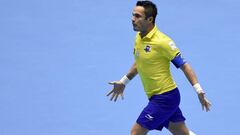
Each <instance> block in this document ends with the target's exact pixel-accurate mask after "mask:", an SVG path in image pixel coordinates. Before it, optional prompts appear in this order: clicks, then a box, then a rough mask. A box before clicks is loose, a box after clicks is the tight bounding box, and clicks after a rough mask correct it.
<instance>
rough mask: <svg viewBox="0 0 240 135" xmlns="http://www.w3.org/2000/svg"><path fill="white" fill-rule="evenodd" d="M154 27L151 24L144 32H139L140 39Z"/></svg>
mask: <svg viewBox="0 0 240 135" xmlns="http://www.w3.org/2000/svg"><path fill="white" fill-rule="evenodd" d="M154 26H155V25H154V24H151V25H150V26H149V27H148V28H147V30H146V31H142V32H140V36H141V38H143V37H145V36H146V35H147V34H148V33H149V32H150V31H151V30H152V29H153V28H154Z"/></svg>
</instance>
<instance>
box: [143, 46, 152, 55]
mask: <svg viewBox="0 0 240 135" xmlns="http://www.w3.org/2000/svg"><path fill="white" fill-rule="evenodd" d="M144 50H145V52H146V53H148V52H151V46H149V45H146V47H145V49H144Z"/></svg>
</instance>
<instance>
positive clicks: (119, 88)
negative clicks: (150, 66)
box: [107, 63, 138, 102]
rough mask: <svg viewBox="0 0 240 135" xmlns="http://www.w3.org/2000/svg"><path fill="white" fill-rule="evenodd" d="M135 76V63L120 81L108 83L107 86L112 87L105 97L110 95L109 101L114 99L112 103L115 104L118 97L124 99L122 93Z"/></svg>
mask: <svg viewBox="0 0 240 135" xmlns="http://www.w3.org/2000/svg"><path fill="white" fill-rule="evenodd" d="M137 74H138V72H137V67H136V63H134V64H133V65H132V67H131V68H130V70H129V71H128V73H127V75H125V76H123V78H122V79H121V80H119V81H112V82H109V84H111V85H113V89H112V90H111V91H110V92H109V93H108V94H107V96H110V95H112V97H111V99H110V100H111V101H112V100H113V99H114V101H115V102H116V101H117V99H118V96H121V97H122V99H123V97H124V96H123V92H124V89H125V86H126V85H127V83H128V82H129V81H130V80H132V79H133V78H134V77H135V76H136V75H137Z"/></svg>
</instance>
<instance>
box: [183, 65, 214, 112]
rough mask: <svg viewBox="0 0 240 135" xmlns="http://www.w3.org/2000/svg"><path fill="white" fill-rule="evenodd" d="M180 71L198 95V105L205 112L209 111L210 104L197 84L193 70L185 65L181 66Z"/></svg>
mask: <svg viewBox="0 0 240 135" xmlns="http://www.w3.org/2000/svg"><path fill="white" fill-rule="evenodd" d="M181 69H182V71H183V72H184V74H185V76H186V77H187V79H188V81H189V82H190V83H191V84H192V86H193V87H194V88H195V89H196V92H197V94H198V98H199V101H200V103H201V104H202V108H203V110H204V108H205V109H206V111H209V110H210V107H211V103H210V102H209V101H208V99H207V98H206V96H205V93H204V91H203V89H202V88H201V86H200V84H199V83H198V80H197V76H196V74H195V73H194V71H193V69H192V68H191V66H190V65H189V64H188V63H185V64H183V65H182V66H181Z"/></svg>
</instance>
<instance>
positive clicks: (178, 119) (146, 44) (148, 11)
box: [107, 1, 211, 135]
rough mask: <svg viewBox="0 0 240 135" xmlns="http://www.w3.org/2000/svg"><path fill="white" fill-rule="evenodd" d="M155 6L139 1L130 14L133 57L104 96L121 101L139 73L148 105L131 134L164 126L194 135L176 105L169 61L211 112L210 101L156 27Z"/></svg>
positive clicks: (175, 134)
mask: <svg viewBox="0 0 240 135" xmlns="http://www.w3.org/2000/svg"><path fill="white" fill-rule="evenodd" d="M156 16H157V7H156V5H155V4H154V3H152V2H151V1H138V2H137V4H136V7H135V8H134V9H133V13H132V24H133V29H134V31H137V35H136V39H135V46H134V58H135V62H134V64H133V66H132V67H131V68H130V70H129V72H128V73H127V74H126V75H125V76H123V78H122V79H121V80H119V81H113V82H110V83H109V84H111V85H113V89H112V90H111V91H110V92H109V93H108V94H107V96H109V95H111V100H114V101H117V99H118V97H119V96H121V97H122V98H123V92H124V89H125V86H126V85H127V83H128V82H129V81H130V80H132V79H133V78H134V77H135V76H136V75H137V74H139V76H140V78H141V80H142V84H143V86H144V90H145V93H146V95H147V97H148V99H149V103H148V105H147V106H146V107H145V108H144V109H143V111H142V112H141V114H140V115H139V117H138V119H137V121H136V123H135V124H134V125H133V127H132V130H131V135H146V134H147V132H148V131H150V130H162V128H163V127H166V128H167V129H168V130H169V131H170V132H171V133H172V134H173V135H195V134H194V133H193V132H192V131H190V130H189V129H188V128H187V127H186V125H185V122H184V121H185V117H184V116H183V114H182V112H181V110H180V108H179V104H180V93H179V90H178V88H177V86H176V84H175V82H174V80H173V79H172V75H171V73H170V62H172V63H173V64H174V65H175V66H176V67H177V68H181V70H182V71H183V72H184V74H185V76H186V77H187V79H188V80H189V82H190V83H191V85H192V86H193V87H194V89H195V90H196V93H197V94H198V98H199V101H200V103H201V104H202V108H203V109H205V110H206V111H209V110H210V106H211V104H210V102H209V101H208V100H207V98H206V96H205V93H204V91H203V89H202V87H201V86H200V84H199V83H198V80H197V77H196V75H195V73H194V71H193V70H192V68H191V67H190V65H189V64H188V63H187V62H186V61H185V60H184V59H183V58H182V55H181V53H180V51H179V49H178V48H177V47H176V45H175V43H174V42H173V41H172V40H171V39H170V38H169V37H168V36H166V35H164V34H163V33H162V32H160V31H159V30H158V28H157V26H156V25H155V18H156Z"/></svg>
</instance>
